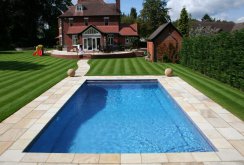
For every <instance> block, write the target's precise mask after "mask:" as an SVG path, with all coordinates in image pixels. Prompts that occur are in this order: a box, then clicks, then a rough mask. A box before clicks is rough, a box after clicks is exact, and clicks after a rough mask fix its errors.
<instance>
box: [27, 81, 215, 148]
mask: <svg viewBox="0 0 244 165" xmlns="http://www.w3.org/2000/svg"><path fill="white" fill-rule="evenodd" d="M214 150H215V149H214V147H213V146H212V145H211V144H210V142H209V141H208V140H207V139H206V138H205V137H204V136H203V134H202V133H201V132H200V131H199V129H198V128H197V127H196V126H195V125H194V124H193V123H192V121H191V120H190V119H189V118H188V117H187V115H186V114H185V113H184V112H183V111H182V109H181V108H180V107H179V106H178V105H177V104H176V102H175V101H174V100H173V99H172V98H171V97H170V95H169V94H168V93H167V92H166V91H165V89H164V88H163V87H162V86H161V84H160V83H158V81H157V80H140V81H138V80H137V81H131V80H124V81H86V82H85V83H84V84H83V85H82V86H81V87H80V88H79V89H78V90H77V91H76V93H75V94H74V95H73V96H72V97H71V99H69V101H68V102H67V103H66V104H65V105H64V106H63V107H62V109H61V110H60V111H59V112H58V113H57V115H56V116H54V118H53V119H52V120H51V121H50V122H49V123H48V124H47V126H46V127H45V128H44V129H43V130H42V131H41V132H40V134H39V135H38V136H37V137H36V138H35V139H34V140H33V141H32V142H31V144H30V145H29V146H28V147H27V148H26V149H25V152H40V153H168V152H209V151H214Z"/></svg>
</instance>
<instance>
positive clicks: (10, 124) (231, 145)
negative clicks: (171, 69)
mask: <svg viewBox="0 0 244 165" xmlns="http://www.w3.org/2000/svg"><path fill="white" fill-rule="evenodd" d="M86 62H87V61H84V60H83V61H80V62H79V69H78V70H77V75H78V77H73V78H71V77H68V78H66V79H64V80H62V81H61V82H59V83H58V84H56V85H55V86H54V87H52V88H51V89H49V90H48V91H46V92H45V93H43V94H42V95H40V96H39V97H37V98H36V99H35V100H33V101H32V102H31V103H29V104H27V105H26V106H24V107H23V108H21V109H20V110H19V111H17V112H16V113H15V114H13V115H12V116H10V117H9V118H7V119H6V120H4V121H3V122H2V123H0V164H27V165H28V164H30V165H32V164H33V165H36V164H52V163H58V164H60V163H62V164H168V163H169V164H171V163H173V164H174V163H176V164H177V163H186V164H189V163H193V164H197V165H198V164H199V165H201V164H205V165H215V164H221V163H222V164H223V163H225V164H226V165H227V164H228V165H229V164H231V165H232V164H233V165H234V164H244V122H243V121H241V120H240V119H238V118H237V117H235V116H234V115H232V114H231V113H230V112H228V111H227V110H225V109H224V108H222V107H221V106H219V105H218V104H216V103H215V102H214V101H212V100H211V99H209V98H208V97H206V96H205V95H203V94H202V93H201V92H199V91H198V90H196V89H194V88H193V87H192V86H190V85H189V84H187V83H186V82H185V81H183V80H182V79H180V78H179V77H164V76H99V77H97V76H89V77H86V76H83V75H84V74H85V73H86V71H85V70H86V69H87V68H88V67H89V66H88V65H87V63H86ZM88 69H89V68H88ZM118 79H122V80H123V79H157V80H158V81H159V82H160V83H161V84H162V85H163V86H164V88H165V89H166V90H167V91H168V93H169V94H170V95H171V96H172V97H173V98H174V99H175V101H176V102H177V103H178V104H179V105H180V106H181V107H182V109H183V110H184V112H185V113H186V114H187V115H188V116H189V117H190V119H191V120H193V121H194V123H195V124H196V125H197V126H198V127H199V129H200V130H201V131H202V132H203V134H204V135H205V136H206V137H207V138H208V139H209V141H210V142H211V143H212V144H213V145H214V146H215V147H216V149H217V150H218V151H217V152H204V153H199V152H194V153H159V154H50V153H23V152H22V151H23V150H24V149H25V148H26V147H27V145H28V144H29V143H30V142H31V141H32V140H33V139H34V137H35V136H36V135H37V134H38V133H39V132H40V131H41V130H42V128H43V127H44V126H45V125H46V124H47V123H48V122H49V121H50V120H51V119H52V117H53V116H54V115H55V114H56V113H57V112H58V111H59V110H60V108H61V107H62V106H63V105H64V104H65V102H66V101H67V100H68V99H69V98H70V97H71V96H72V95H73V94H74V92H75V91H76V90H77V89H78V88H79V87H80V86H81V85H82V84H83V83H84V82H85V81H86V80H118Z"/></svg>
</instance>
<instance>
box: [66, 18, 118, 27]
mask: <svg viewBox="0 0 244 165" xmlns="http://www.w3.org/2000/svg"><path fill="white" fill-rule="evenodd" d="M84 18H86V17H78V18H74V21H73V22H74V23H73V26H85V23H84ZM87 18H88V26H89V25H95V26H103V25H104V16H99V17H98V16H97V17H87ZM67 22H68V21H67ZM108 25H119V16H109V23H108Z"/></svg>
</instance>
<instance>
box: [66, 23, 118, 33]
mask: <svg viewBox="0 0 244 165" xmlns="http://www.w3.org/2000/svg"><path fill="white" fill-rule="evenodd" d="M90 27H93V28H95V29H97V30H98V31H99V32H101V33H119V26H115V25H111V26H95V25H90V26H70V27H69V29H68V32H67V34H80V33H83V32H84V31H86V30H87V29H89V28H90Z"/></svg>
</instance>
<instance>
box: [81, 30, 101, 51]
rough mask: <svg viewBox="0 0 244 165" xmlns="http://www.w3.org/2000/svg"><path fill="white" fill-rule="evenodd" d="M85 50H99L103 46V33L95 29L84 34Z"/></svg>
mask: <svg viewBox="0 0 244 165" xmlns="http://www.w3.org/2000/svg"><path fill="white" fill-rule="evenodd" d="M82 38H83V50H99V49H100V45H101V33H100V32H99V31H98V30H96V29H95V28H93V27H90V28H89V29H87V30H86V31H85V32H84V33H83V34H82Z"/></svg>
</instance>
